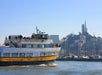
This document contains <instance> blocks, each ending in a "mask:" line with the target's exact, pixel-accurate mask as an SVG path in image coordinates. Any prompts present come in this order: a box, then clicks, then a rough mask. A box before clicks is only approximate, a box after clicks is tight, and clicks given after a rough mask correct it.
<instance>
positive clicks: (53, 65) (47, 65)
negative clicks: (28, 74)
mask: <svg viewBox="0 0 102 75" xmlns="http://www.w3.org/2000/svg"><path fill="white" fill-rule="evenodd" d="M36 66H41V67H56V66H57V64H55V63H50V64H40V65H36Z"/></svg>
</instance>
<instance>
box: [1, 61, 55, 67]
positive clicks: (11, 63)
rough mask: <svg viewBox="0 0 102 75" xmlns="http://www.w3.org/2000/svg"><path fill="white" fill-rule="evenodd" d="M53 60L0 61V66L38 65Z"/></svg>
mask: <svg viewBox="0 0 102 75" xmlns="http://www.w3.org/2000/svg"><path fill="white" fill-rule="evenodd" d="M52 62H54V60H50V61H34V62H32V61H27V62H21V61H19V62H1V61H0V66H13V65H40V64H49V63H52Z"/></svg>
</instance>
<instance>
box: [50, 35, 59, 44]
mask: <svg viewBox="0 0 102 75" xmlns="http://www.w3.org/2000/svg"><path fill="white" fill-rule="evenodd" d="M48 38H49V39H52V40H53V42H54V44H58V43H59V35H49V37H48Z"/></svg>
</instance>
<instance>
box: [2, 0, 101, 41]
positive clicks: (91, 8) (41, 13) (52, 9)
mask: <svg viewBox="0 0 102 75" xmlns="http://www.w3.org/2000/svg"><path fill="white" fill-rule="evenodd" d="M85 19H86V22H87V28H88V32H89V33H90V34H92V35H93V34H95V35H96V36H101V37H102V0H0V42H2V41H4V38H5V36H8V35H18V34H22V35H24V36H30V35H31V34H32V33H33V32H35V28H36V26H37V27H38V28H39V29H40V30H42V31H45V32H46V33H48V34H58V35H59V36H60V38H62V37H65V36H66V35H68V34H70V33H74V34H77V33H78V32H81V24H83V23H84V21H85Z"/></svg>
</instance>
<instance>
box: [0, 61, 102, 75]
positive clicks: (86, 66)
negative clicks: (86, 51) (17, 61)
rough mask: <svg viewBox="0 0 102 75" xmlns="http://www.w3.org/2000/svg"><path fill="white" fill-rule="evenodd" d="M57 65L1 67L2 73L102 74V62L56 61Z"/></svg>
mask: <svg viewBox="0 0 102 75" xmlns="http://www.w3.org/2000/svg"><path fill="white" fill-rule="evenodd" d="M54 63H55V64H57V66H55V67H52V66H44V65H40V66H39V65H28V66H4V67H0V75H102V62H78V61H55V62H54Z"/></svg>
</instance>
